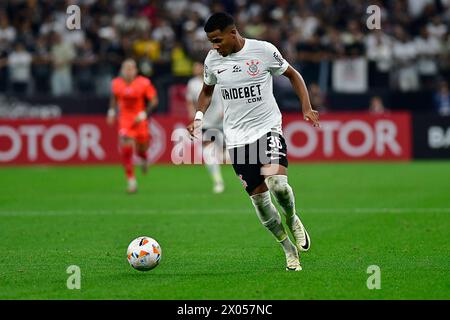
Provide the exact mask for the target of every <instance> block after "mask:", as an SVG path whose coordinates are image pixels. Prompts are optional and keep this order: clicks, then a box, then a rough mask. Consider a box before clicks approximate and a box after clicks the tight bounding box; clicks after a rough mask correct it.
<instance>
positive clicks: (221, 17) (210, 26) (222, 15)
mask: <svg viewBox="0 0 450 320" xmlns="http://www.w3.org/2000/svg"><path fill="white" fill-rule="evenodd" d="M232 25H234V18H233V17H232V16H231V15H230V14H228V13H226V12H216V13H214V14H213V15H212V16H210V17H209V18H208V20H207V21H206V23H205V27H204V30H205V32H206V33H209V32H213V31H216V30H220V31H223V30H225V29H226V28H228V27H229V26H232Z"/></svg>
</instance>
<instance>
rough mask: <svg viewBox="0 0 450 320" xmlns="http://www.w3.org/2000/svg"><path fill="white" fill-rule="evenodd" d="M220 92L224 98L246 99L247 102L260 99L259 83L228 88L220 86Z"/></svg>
mask: <svg viewBox="0 0 450 320" xmlns="http://www.w3.org/2000/svg"><path fill="white" fill-rule="evenodd" d="M221 92H222V98H223V99H224V100H236V99H247V103H253V102H257V101H262V97H261V85H260V84H255V85H252V86H247V87H239V88H230V89H226V88H222V89H221Z"/></svg>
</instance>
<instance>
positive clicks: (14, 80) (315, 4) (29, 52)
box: [0, 0, 450, 113]
mask: <svg viewBox="0 0 450 320" xmlns="http://www.w3.org/2000/svg"><path fill="white" fill-rule="evenodd" d="M71 4H76V5H78V6H79V7H80V9H81V30H74V31H71V30H68V29H67V28H66V19H67V17H68V15H67V13H66V10H67V7H68V6H69V5H71ZM370 5H377V6H378V7H379V8H380V9H381V29H379V30H369V29H368V28H367V26H366V22H367V19H368V17H369V14H368V13H367V12H366V10H367V7H368V6H370ZM216 11H227V12H229V13H231V14H233V16H234V17H235V19H236V23H237V26H238V29H239V30H240V31H241V33H242V34H243V35H244V36H245V37H249V38H256V39H263V40H267V41H270V42H272V43H273V44H274V45H276V46H277V47H278V48H279V49H280V51H281V52H282V54H283V55H284V57H285V58H286V59H287V60H288V61H289V62H290V63H291V64H292V65H293V66H294V67H296V68H297V69H298V70H299V71H300V72H301V74H302V75H303V77H304V78H305V80H306V81H307V83H308V86H309V88H310V90H311V95H312V99H313V100H315V101H316V102H317V104H318V105H319V104H320V106H321V107H322V108H323V110H326V108H327V99H326V93H327V92H330V91H333V90H334V91H341V92H344V93H361V92H367V91H369V90H372V91H374V92H376V93H383V91H386V90H396V91H401V92H417V91H418V90H428V91H434V92H435V99H434V101H435V108H436V109H437V110H440V109H442V110H444V109H445V110H447V111H443V112H444V113H445V112H449V113H450V111H448V110H449V109H450V106H449V103H450V96H449V93H448V81H449V77H450V33H449V22H450V0H384V1H383V0H370V1H364V0H259V1H251V0H190V1H187V0H165V1H164V0H153V1H151V0H146V1H144V0H78V1H76V0H73V1H63V0H61V1H60V0H2V1H1V2H0V94H2V93H9V94H16V95H17V94H20V95H22V94H46V95H53V96H63V95H69V94H79V93H83V94H95V95H100V96H103V95H108V94H109V92H110V80H111V79H112V78H113V77H114V76H116V75H117V73H118V70H119V66H120V63H121V62H122V61H123V60H124V58H126V57H134V58H135V59H136V60H137V61H138V64H139V68H140V70H141V72H142V73H143V74H144V75H146V76H149V77H151V78H152V79H153V80H154V81H156V82H158V81H161V82H164V81H165V82H171V81H185V79H187V78H188V77H190V76H191V75H192V65H193V62H194V61H197V60H203V59H204V57H205V55H206V53H207V52H208V50H209V49H210V47H211V44H210V43H209V42H208V41H207V38H206V35H205V33H204V31H203V24H204V22H205V20H206V19H207V18H208V16H209V15H210V14H211V13H213V12H216ZM338 62H342V63H338ZM352 77H353V78H352ZM280 78H283V77H280ZM352 79H353V80H352ZM361 79H362V80H361ZM343 80H344V81H343ZM347 80H348V81H347ZM352 81H353V82H354V86H353V87H352ZM361 82H362V83H361ZM276 86H277V88H278V89H279V90H280V92H283V90H291V89H290V87H289V86H290V84H289V83H288V82H286V80H283V79H277V80H276ZM375 95H376V94H374V96H375ZM374 101H375V102H374V105H379V104H380V101H378V100H377V99H375V100H374ZM381 103H382V102H381ZM374 108H375V109H377V108H379V107H374Z"/></svg>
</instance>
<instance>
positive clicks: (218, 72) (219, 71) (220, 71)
mask: <svg viewBox="0 0 450 320" xmlns="http://www.w3.org/2000/svg"><path fill="white" fill-rule="evenodd" d="M227 70H228V69H223V70H218V71H217V74H221V73H222V72H224V71H227Z"/></svg>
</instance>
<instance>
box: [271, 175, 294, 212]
mask: <svg viewBox="0 0 450 320" xmlns="http://www.w3.org/2000/svg"><path fill="white" fill-rule="evenodd" d="M266 184H267V186H268V187H269V190H270V192H271V193H272V194H273V196H274V197H275V199H277V202H278V203H279V204H280V206H281V207H282V208H283V211H284V214H285V216H286V219H288V220H292V218H293V217H294V215H295V213H296V212H295V197H294V192H293V191H292V188H291V186H290V185H289V184H288V177H287V176H283V175H275V176H270V177H267V178H266Z"/></svg>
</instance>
